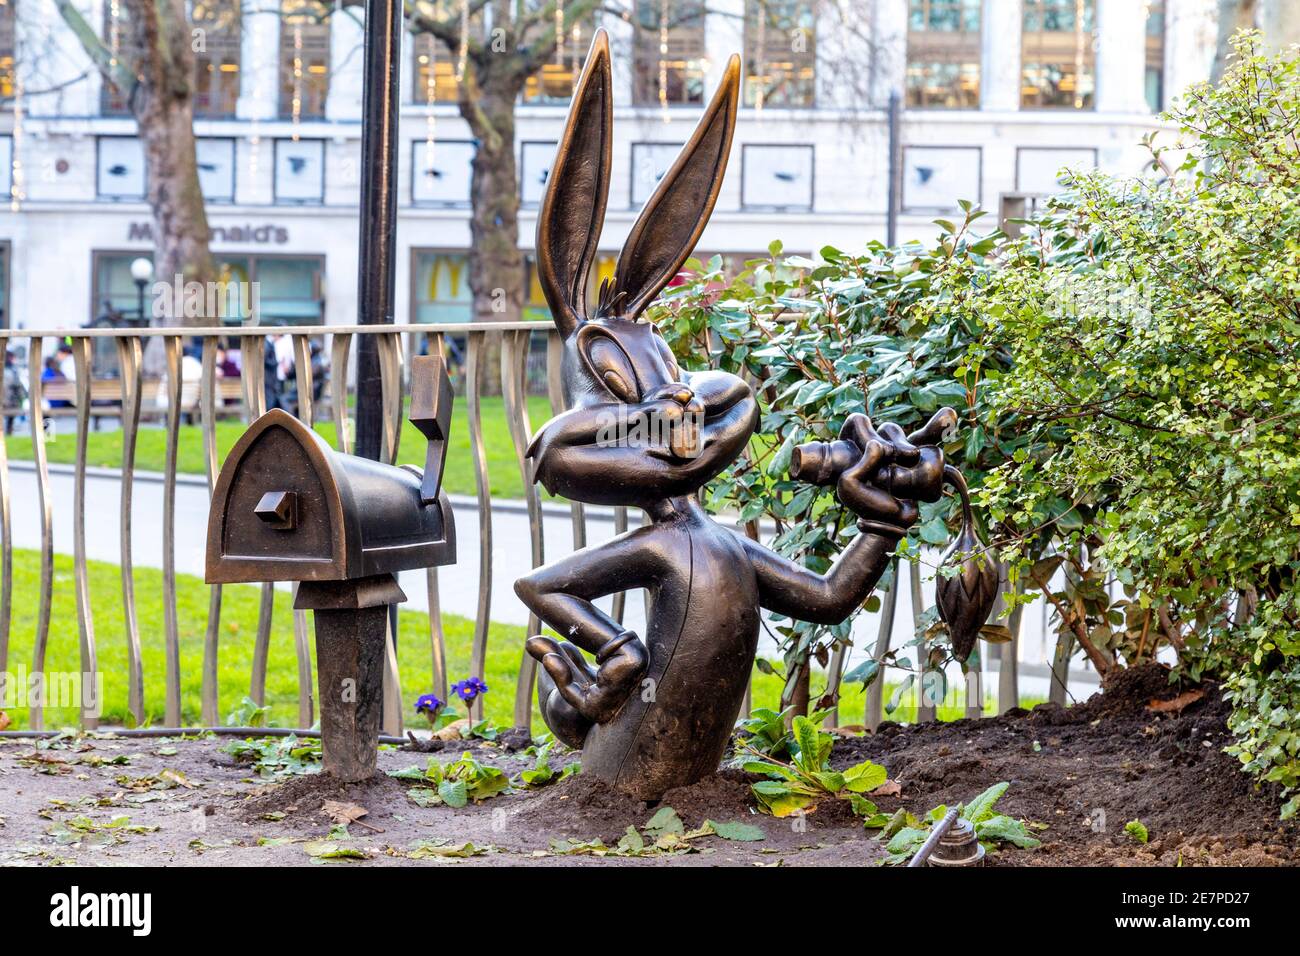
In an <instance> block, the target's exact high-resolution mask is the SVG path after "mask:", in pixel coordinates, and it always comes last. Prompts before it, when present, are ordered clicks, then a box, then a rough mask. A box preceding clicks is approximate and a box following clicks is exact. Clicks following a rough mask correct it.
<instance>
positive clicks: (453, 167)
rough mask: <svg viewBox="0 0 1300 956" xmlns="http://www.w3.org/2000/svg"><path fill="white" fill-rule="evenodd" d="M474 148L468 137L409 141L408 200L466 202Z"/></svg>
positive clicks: (447, 203) (442, 203)
mask: <svg viewBox="0 0 1300 956" xmlns="http://www.w3.org/2000/svg"><path fill="white" fill-rule="evenodd" d="M474 150H475V147H474V144H473V143H472V142H469V141H467V140H445V139H443V140H435V141H432V142H430V141H429V140H427V139H417V140H414V141H412V143H411V202H412V203H414V204H415V205H428V206H461V207H465V206H468V205H469V187H470V174H471V167H472V165H473V162H474Z"/></svg>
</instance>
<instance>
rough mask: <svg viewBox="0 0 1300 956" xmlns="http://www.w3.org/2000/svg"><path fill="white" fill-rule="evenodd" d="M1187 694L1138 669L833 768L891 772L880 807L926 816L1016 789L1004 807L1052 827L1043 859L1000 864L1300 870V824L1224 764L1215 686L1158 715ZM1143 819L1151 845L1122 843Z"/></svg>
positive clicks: (847, 743) (904, 731)
mask: <svg viewBox="0 0 1300 956" xmlns="http://www.w3.org/2000/svg"><path fill="white" fill-rule="evenodd" d="M1184 689H1185V688H1183V687H1179V686H1174V685H1171V684H1170V683H1169V680H1168V671H1166V670H1165V669H1164V668H1160V667H1142V668H1137V669H1134V670H1132V671H1128V672H1125V673H1124V674H1123V675H1121V676H1120V677H1119V678H1118V679H1117V680H1115V681H1113V682H1111V684H1110V685H1109V686H1108V687H1107V688H1106V690H1105V691H1104V692H1103V693H1102V694H1100V695H1098V696H1096V697H1094V698H1092V699H1091V700H1089V701H1087V702H1085V703H1083V704H1080V705H1076V706H1074V707H1070V708H1060V707H1054V706H1048V705H1044V706H1040V707H1036V708H1034V710H1033V711H1030V712H1026V711H1023V710H1018V711H1013V712H1011V713H1008V714H1006V715H1003V716H1001V717H997V718H992V719H985V720H959V721H954V722H952V723H942V724H927V725H923V726H919V727H900V726H898V725H890V726H886V727H882V728H881V731H880V732H878V733H876V734H875V735H873V736H869V737H861V738H853V739H849V740H844V741H840V742H837V743H836V746H835V751H834V754H833V756H832V762H833V763H834V764H835V765H836V766H837V767H840V766H847V765H849V764H852V763H856V762H858V761H861V760H863V759H871V760H875V761H876V762H878V763H881V764H883V765H884V766H885V768H886V769H887V770H888V771H889V776H890V778H891V779H894V780H896V781H897V782H898V783H899V784H900V786H901V787H902V793H901V795H900V796H898V797H891V798H883V799H881V800H879V801H878V802H879V803H880V805H881V809H883V810H890V809H893V808H894V807H897V806H900V805H902V806H906V807H907V808H908V809H909V810H911V811H912V812H913V813H918V814H919V813H922V812H924V811H926V810H928V809H930V808H931V807H933V806H936V805H938V804H941V803H944V804H948V805H952V804H955V803H960V802H964V801H968V800H970V799H971V798H972V797H974V796H975V795H976V794H978V793H980V792H981V791H983V790H984V789H985V788H986V787H989V786H990V785H992V784H994V783H997V782H999V781H1003V780H1005V781H1008V782H1009V783H1010V784H1011V786H1010V789H1009V790H1008V791H1007V794H1006V796H1004V797H1003V799H1002V801H1001V803H1000V804H999V809H1000V810H1003V811H1004V812H1006V813H1009V814H1011V815H1013V816H1017V817H1023V818H1025V819H1027V820H1031V821H1035V822H1038V823H1044V824H1047V829H1045V830H1043V831H1042V832H1041V833H1040V834H1039V836H1040V838H1041V839H1042V841H1043V846H1042V848H1040V849H1038V850H1034V851H1022V850H1008V851H1006V852H1004V853H1001V854H998V855H997V856H995V857H994V858H993V859H992V862H1003V863H1015V864H1022V865H1034V864H1043V865H1049V864H1075V865H1099V864H1101V865H1104V864H1124V863H1129V864H1134V863H1137V864H1166V865H1174V864H1177V863H1179V862H1180V861H1181V862H1182V863H1183V864H1186V865H1192V864H1204V863H1216V864H1227V865H1234V864H1254V865H1260V864H1297V863H1300V826H1297V824H1296V823H1294V822H1292V823H1285V824H1284V823H1282V822H1281V821H1280V820H1279V812H1280V801H1279V800H1278V798H1277V795H1276V792H1274V790H1273V789H1271V788H1264V789H1257V788H1256V787H1255V786H1254V785H1253V784H1252V782H1251V780H1250V778H1249V777H1247V776H1246V775H1245V774H1243V773H1242V772H1241V771H1240V768H1239V766H1238V764H1237V761H1236V760H1235V759H1234V758H1232V757H1230V756H1228V755H1227V754H1225V753H1223V747H1224V746H1225V745H1226V744H1227V743H1229V742H1230V739H1231V738H1230V735H1229V734H1228V731H1227V727H1226V721H1227V715H1228V711H1229V707H1228V705H1227V704H1226V703H1225V702H1224V701H1223V700H1222V698H1221V697H1220V696H1219V693H1218V690H1217V688H1214V687H1212V686H1207V687H1204V688H1201V690H1204V691H1205V693H1204V696H1203V697H1200V698H1199V699H1196V700H1190V701H1189V702H1187V703H1186V705H1185V706H1184V707H1183V709H1182V710H1181V711H1179V712H1166V713H1160V712H1156V711H1152V710H1150V709H1149V708H1148V705H1149V704H1150V702H1151V701H1152V700H1153V699H1159V700H1168V699H1171V698H1173V697H1175V696H1177V695H1178V693H1179V692H1181V691H1182V690H1184ZM1131 820H1140V821H1142V823H1143V824H1144V825H1145V826H1146V827H1147V830H1148V832H1149V834H1150V842H1149V843H1148V844H1147V845H1145V846H1143V845H1141V844H1139V843H1137V842H1136V841H1135V840H1134V838H1133V837H1132V836H1130V835H1129V834H1127V833H1125V832H1124V826H1125V824H1127V823H1128V822H1129V821H1131Z"/></svg>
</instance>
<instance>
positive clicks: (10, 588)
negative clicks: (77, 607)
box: [0, 339, 31, 690]
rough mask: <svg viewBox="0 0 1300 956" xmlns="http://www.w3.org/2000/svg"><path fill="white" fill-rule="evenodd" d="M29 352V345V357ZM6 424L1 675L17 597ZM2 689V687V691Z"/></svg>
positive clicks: (0, 447)
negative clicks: (15, 592)
mask: <svg viewBox="0 0 1300 956" xmlns="http://www.w3.org/2000/svg"><path fill="white" fill-rule="evenodd" d="M8 347H9V341H8V340H7V339H6V340H5V342H4V348H5V349H8ZM30 355H31V349H30V348H29V349H28V357H29V360H30ZM4 401H5V398H4V397H0V403H3V402H4ZM29 414H30V412H29ZM7 424H8V423H7V422H0V674H7V673H8V672H9V628H10V625H11V623H12V620H13V597H14V536H13V508H12V506H11V504H10V500H9V499H10V496H11V495H12V494H13V486H12V484H11V483H10V480H9V448H8V436H7V435H6V434H5V431H6V426H7ZM0 679H3V678H0ZM3 689H4V688H2V687H0V690H3Z"/></svg>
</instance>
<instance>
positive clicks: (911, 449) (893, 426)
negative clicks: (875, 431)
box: [879, 422, 918, 465]
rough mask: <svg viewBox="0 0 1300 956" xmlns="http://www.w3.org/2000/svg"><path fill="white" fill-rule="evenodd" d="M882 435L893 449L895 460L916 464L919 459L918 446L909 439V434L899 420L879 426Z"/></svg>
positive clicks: (906, 463)
mask: <svg viewBox="0 0 1300 956" xmlns="http://www.w3.org/2000/svg"><path fill="white" fill-rule="evenodd" d="M879 433H880V437H881V438H882V439H884V440H885V441H887V442H888V443H889V445H890V448H891V449H892V450H893V456H892V457H893V460H894V461H896V462H899V463H901V464H904V465H911V464H914V463H915V462H916V460H917V457H918V454H917V448H916V446H915V445H913V444H912V443H911V442H910V441H908V440H907V435H906V434H905V433H904V432H903V429H902V428H901V427H900V426H899V424H898V422H885V424H883V425H881V426H880V428H879Z"/></svg>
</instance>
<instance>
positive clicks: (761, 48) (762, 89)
mask: <svg viewBox="0 0 1300 956" xmlns="http://www.w3.org/2000/svg"><path fill="white" fill-rule="evenodd" d="M757 45H758V50H757V51H756V59H757V60H758V62H757V63H756V64H755V65H754V73H755V79H756V80H757V82H756V83H755V84H754V110H755V111H756V112H759V113H761V112H763V101H764V99H765V98H766V94H767V77H766V76H765V75H764V59H765V58H766V56H767V4H766V3H764V2H763V0H758V44H757Z"/></svg>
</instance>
